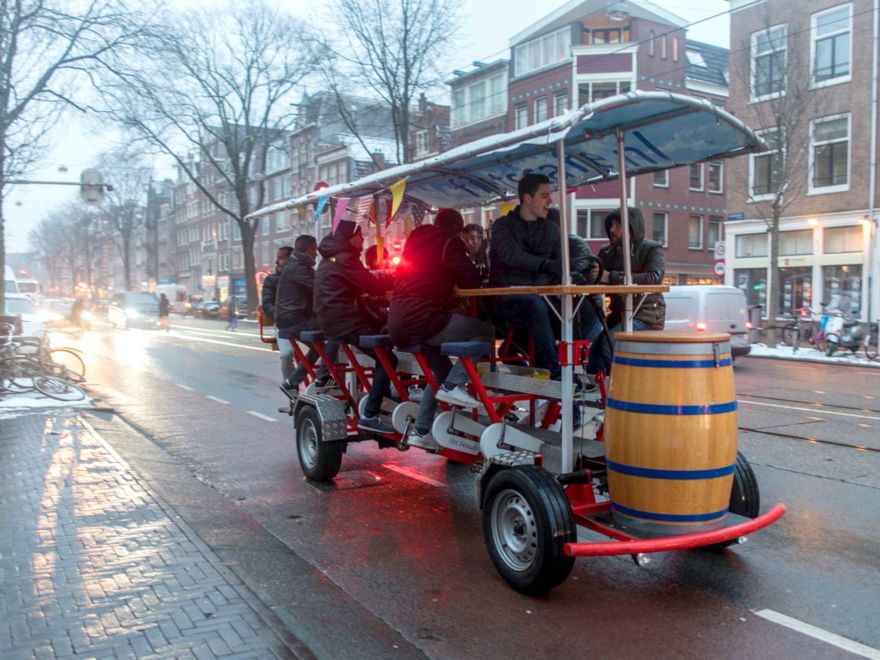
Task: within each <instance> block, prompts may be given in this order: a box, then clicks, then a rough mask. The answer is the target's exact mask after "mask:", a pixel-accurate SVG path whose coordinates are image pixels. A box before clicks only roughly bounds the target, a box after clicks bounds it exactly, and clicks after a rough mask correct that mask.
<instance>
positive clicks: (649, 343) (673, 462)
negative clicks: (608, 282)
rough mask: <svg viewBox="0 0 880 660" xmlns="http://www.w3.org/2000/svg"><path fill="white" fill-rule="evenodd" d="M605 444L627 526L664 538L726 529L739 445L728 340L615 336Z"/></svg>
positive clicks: (615, 500)
mask: <svg viewBox="0 0 880 660" xmlns="http://www.w3.org/2000/svg"><path fill="white" fill-rule="evenodd" d="M605 441H606V445H607V447H606V459H607V463H608V489H609V495H610V499H611V506H612V511H613V514H614V517H615V518H616V519H618V520H619V521H620V522H621V523H624V524H627V525H632V526H635V527H638V528H640V529H644V530H647V531H653V532H657V533H663V534H687V533H690V532H694V531H703V530H708V529H715V528H717V527H721V526H723V525H724V519H725V518H726V516H727V507H728V504H729V502H730V491H731V487H732V484H733V472H734V468H735V464H736V442H737V419H736V393H735V390H734V385H733V359H732V357H731V354H730V335H727V334H725V333H706V334H704V333H691V332H630V333H618V334H617V336H616V341H615V349H614V367H613V369H612V370H611V385H610V387H609V390H608V405H607V408H606V411H605Z"/></svg>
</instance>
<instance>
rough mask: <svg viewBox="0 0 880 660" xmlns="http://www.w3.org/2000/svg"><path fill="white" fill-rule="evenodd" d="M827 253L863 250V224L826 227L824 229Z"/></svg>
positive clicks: (825, 250)
mask: <svg viewBox="0 0 880 660" xmlns="http://www.w3.org/2000/svg"><path fill="white" fill-rule="evenodd" d="M822 234H823V241H824V249H823V252H824V253H825V254H843V253H844V252H861V251H862V226H861V225H850V226H849V227H826V228H825V229H824V230H823V231H822Z"/></svg>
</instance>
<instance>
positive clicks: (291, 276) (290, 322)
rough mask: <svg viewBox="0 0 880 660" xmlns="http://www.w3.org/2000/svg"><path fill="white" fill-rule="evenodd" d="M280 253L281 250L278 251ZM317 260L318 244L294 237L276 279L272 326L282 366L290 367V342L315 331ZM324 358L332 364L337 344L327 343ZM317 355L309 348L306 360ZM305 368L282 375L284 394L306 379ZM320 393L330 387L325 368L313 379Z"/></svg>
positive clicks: (295, 388) (316, 325)
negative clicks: (301, 333)
mask: <svg viewBox="0 0 880 660" xmlns="http://www.w3.org/2000/svg"><path fill="white" fill-rule="evenodd" d="M279 252H280V250H279ZM317 256H318V241H317V240H316V239H315V237H314V236H309V235H308V234H302V235H301V236H297V238H296V241H295V242H294V244H293V252H292V253H291V254H290V257H289V258H288V259H287V261H286V262H285V264H284V267H283V268H282V270H281V273H280V275H279V277H278V284H277V293H276V297H275V305H274V310H273V311H274V315H275V326H276V327H277V328H278V349H279V350H280V351H281V361H282V365H284V364H287V362H286V361H287V360H289V361H290V362H289V364H293V342H295V341H296V340H297V337H298V336H299V333H300V332H303V331H306V330H318V319H317V317H316V316H315V309H314V298H315V258H316V257H317ZM325 350H326V353H327V357H329V358H330V359H331V360H333V361H334V362H335V361H336V360H337V356H338V354H339V342H334V341H328V342H327V343H326V345H325ZM317 359H318V352H317V351H316V350H315V349H314V348H309V351H308V353H307V354H306V360H307V361H308V362H309V363H311V364H314V363H315V361H316V360H317ZM306 373H307V372H306V367H305V365H303V364H300V365H297V367H296V369H291V370H290V371H289V373H287V374H285V378H284V379H283V380H282V383H281V389H282V390H284V391H285V393H286V394H288V395H291V394H295V393H296V391H297V388H298V387H299V385H300V383H301V382H302V381H303V379H304V378H305V377H306ZM315 377H316V380H317V387H318V389H319V390H321V389H326V388H327V387H328V386H330V385H331V383H332V379H331V378H330V372H329V371H328V370H327V367H326V365H323V364H322V365H321V368H320V369H319V370H318V373H317V374H316V375H315Z"/></svg>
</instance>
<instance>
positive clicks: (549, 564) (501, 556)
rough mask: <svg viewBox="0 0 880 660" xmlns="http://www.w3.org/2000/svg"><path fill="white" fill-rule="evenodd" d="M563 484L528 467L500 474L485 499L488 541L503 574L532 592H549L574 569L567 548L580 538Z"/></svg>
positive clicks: (485, 530) (525, 590) (484, 518)
mask: <svg viewBox="0 0 880 660" xmlns="http://www.w3.org/2000/svg"><path fill="white" fill-rule="evenodd" d="M575 530H576V528H575V524H574V518H573V517H572V515H571V507H570V506H569V504H568V500H567V499H566V497H565V492H564V491H563V489H562V486H560V485H559V483H558V482H557V481H556V479H555V478H554V477H553V476H552V475H551V474H550V473H549V472H547V471H546V470H544V469H543V468H539V467H537V466H534V465H524V466H519V467H513V468H507V469H504V470H501V471H500V472H498V473H497V474H496V475H495V476H494V477H492V480H491V481H490V482H489V485H488V486H487V488H486V492H485V495H484V498H483V539H484V541H485V542H486V548H487V549H488V550H489V556H490V557H491V558H492V563H493V564H494V565H495V570H497V571H498V572H499V573H500V574H501V577H503V578H504V579H505V580H506V581H507V583H508V584H509V585H510V586H511V587H513V588H514V589H516V590H517V591H519V592H521V593H524V594H527V595H529V596H536V595H540V594H543V593H546V592H547V591H549V590H550V589H552V588H553V587H556V586H558V585H559V584H561V583H562V582H563V581H564V580H565V579H566V578H567V577H568V575H569V573H571V569H572V567H573V566H574V557H568V556H566V555H565V553H564V552H563V548H564V546H565V544H566V543H569V542H574V541H576V540H577V533H576V531H575Z"/></svg>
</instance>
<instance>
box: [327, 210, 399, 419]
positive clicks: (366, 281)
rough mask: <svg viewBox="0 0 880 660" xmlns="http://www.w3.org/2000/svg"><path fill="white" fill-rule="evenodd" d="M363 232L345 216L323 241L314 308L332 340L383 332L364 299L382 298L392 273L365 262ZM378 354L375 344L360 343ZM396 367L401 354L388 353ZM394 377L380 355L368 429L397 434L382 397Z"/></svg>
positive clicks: (366, 412)
mask: <svg viewBox="0 0 880 660" xmlns="http://www.w3.org/2000/svg"><path fill="white" fill-rule="evenodd" d="M363 249H364V236H363V234H362V233H361V228H360V227H359V226H358V225H357V224H356V223H354V222H351V221H349V220H342V221H341V222H340V223H339V226H338V227H337V228H336V231H335V232H334V233H333V234H332V235H330V236H325V237H324V239H323V240H322V241H321V244H320V245H319V246H318V252H320V253H321V256H322V257H323V260H322V261H321V263H320V265H319V266H318V270H317V273H316V275H315V312H316V313H317V317H318V325H319V326H320V327H321V331H322V332H323V333H324V335H325V337H326V338H327V339H329V340H339V341H344V342H347V343H349V344H351V345H352V346H358V347H359V346H360V341H359V339H360V337H361V335H374V334H378V333H380V332H381V330H382V328H383V326H384V321H383V320H381V319H378V318H377V317H376V315H375V314H371V313H369V311H368V310H367V308H366V307H365V306H364V305H363V304H362V300H361V299H362V298H363V296H374V297H381V296H384V295H385V294H387V292H388V291H389V290H390V289H391V287H392V285H393V280H392V278H391V277H390V276H388V275H383V274H374V273H371V272H370V271H368V270H367V269H366V268H365V267H364V264H363V262H362V261H361V253H362V252H363ZM359 350H361V351H363V352H364V353H366V354H367V355H369V356H370V357H372V358H373V359H375V358H376V354H375V352H374V351H373V350H372V349H369V348H360V347H359ZM389 358H390V359H391V363H392V365H393V366H397V359H396V358H395V357H394V354H393V353H390V354H389ZM390 384H391V381H390V379H389V378H388V374H387V373H385V370H384V369H383V368H382V365H381V364H380V363H379V361H378V360H376V367H375V369H374V371H373V384H372V387H371V389H370V393H369V395H368V396H367V403H366V407H365V409H364V417H362V418H361V420H360V422H359V424H358V426H359V427H360V428H362V429H364V430H367V431H376V432H379V433H393V431H394V429H393V427H392V426H391V425H390V424H387V423H386V422H385V421H383V420H382V419H381V418H380V417H379V410H380V408H381V405H382V398H383V397H384V396H390V395H391V388H390Z"/></svg>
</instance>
